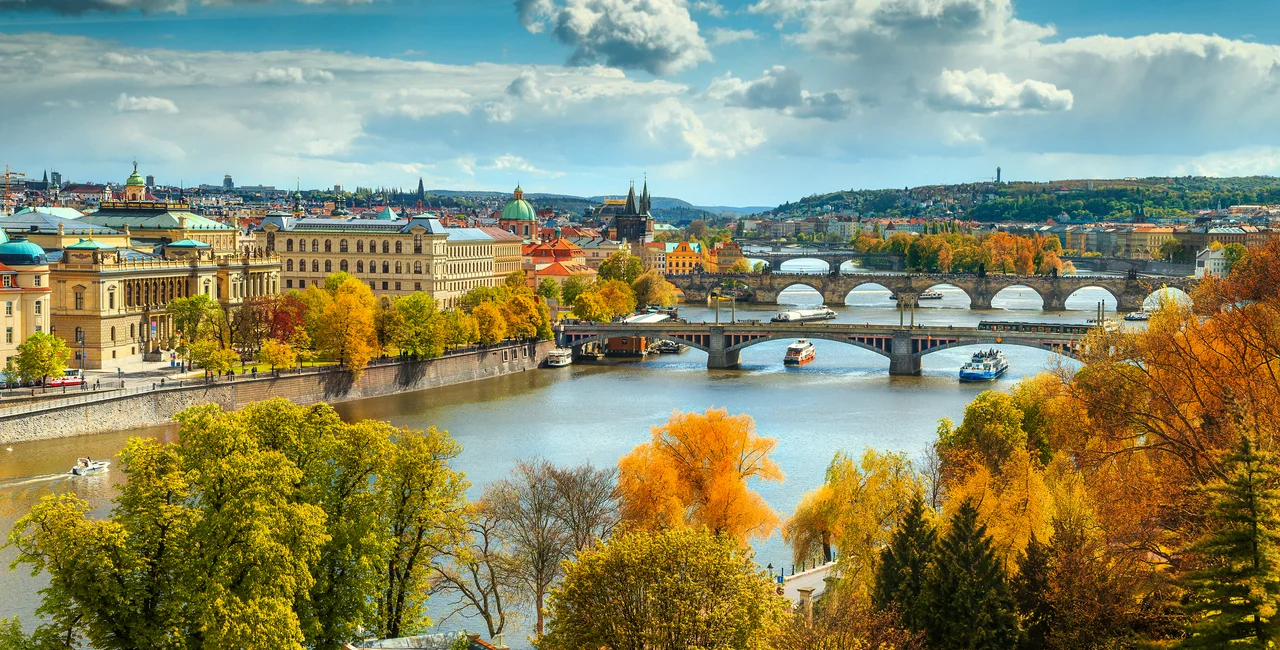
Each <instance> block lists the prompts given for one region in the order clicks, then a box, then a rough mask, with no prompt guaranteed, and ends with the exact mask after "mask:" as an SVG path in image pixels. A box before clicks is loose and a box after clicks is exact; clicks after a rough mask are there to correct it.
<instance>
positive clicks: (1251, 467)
mask: <svg viewBox="0 0 1280 650" xmlns="http://www.w3.org/2000/svg"><path fill="white" fill-rule="evenodd" d="M1223 473H1224V474H1225V475H1226V478H1225V479H1223V480H1221V481H1218V482H1215V483H1213V484H1211V485H1209V486H1208V487H1207V488H1206V491H1207V492H1208V493H1209V494H1210V495H1211V496H1212V497H1213V503H1212V506H1211V507H1210V509H1209V512H1208V513H1207V514H1208V529H1207V530H1206V531H1205V534H1204V535H1203V536H1202V537H1201V538H1200V539H1199V540H1197V541H1196V542H1195V544H1193V545H1192V546H1191V548H1190V551H1191V552H1192V553H1193V554H1195V555H1196V556H1198V557H1199V558H1200V559H1201V568H1200V569H1199V570H1196V571H1193V572H1192V573H1190V575H1188V576H1187V579H1186V580H1185V583H1186V587H1187V589H1188V591H1189V592H1190V594H1191V596H1192V597H1191V598H1190V599H1189V602H1188V606H1187V610H1188V613H1189V614H1190V616H1191V621H1190V626H1189V629H1188V636H1187V638H1186V639H1185V640H1184V642H1183V643H1182V646H1183V647H1188V648H1221V647H1226V646H1229V645H1236V644H1248V646H1250V647H1259V648H1265V647H1269V646H1270V645H1272V641H1273V640H1274V639H1276V637H1277V636H1280V618H1277V609H1278V608H1280V490H1278V489H1277V479H1278V478H1280V473H1278V472H1277V468H1276V461H1275V457H1274V456H1273V455H1272V454H1271V453H1269V452H1266V451H1262V450H1261V449H1259V448H1258V446H1257V445H1256V443H1254V442H1253V441H1252V440H1251V439H1250V437H1249V436H1247V435H1242V436H1240V442H1239V444H1238V445H1237V447H1236V449H1235V451H1234V453H1232V454H1231V455H1230V456H1228V457H1227V458H1225V459H1224V460H1223Z"/></svg>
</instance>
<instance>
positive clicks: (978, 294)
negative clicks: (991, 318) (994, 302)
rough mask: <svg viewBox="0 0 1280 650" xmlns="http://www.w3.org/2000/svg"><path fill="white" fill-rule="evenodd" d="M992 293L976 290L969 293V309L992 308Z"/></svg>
mask: <svg viewBox="0 0 1280 650" xmlns="http://www.w3.org/2000/svg"><path fill="white" fill-rule="evenodd" d="M991 295H992V294H990V293H987V292H985V291H974V292H972V293H970V294H969V309H991Z"/></svg>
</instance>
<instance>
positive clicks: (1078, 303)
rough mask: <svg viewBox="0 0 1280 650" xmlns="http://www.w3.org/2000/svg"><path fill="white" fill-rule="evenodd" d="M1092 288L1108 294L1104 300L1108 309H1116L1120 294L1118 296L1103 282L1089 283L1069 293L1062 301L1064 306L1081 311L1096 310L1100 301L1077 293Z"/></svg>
mask: <svg viewBox="0 0 1280 650" xmlns="http://www.w3.org/2000/svg"><path fill="white" fill-rule="evenodd" d="M1091 290H1092V291H1102V292H1105V293H1106V294H1107V295H1106V297H1104V298H1103V302H1105V303H1106V308H1107V311H1115V309H1116V306H1117V305H1119V304H1120V296H1117V295H1116V292H1115V291H1112V290H1111V289H1108V288H1107V287H1104V286H1102V285H1101V284H1087V285H1085V286H1083V287H1078V288H1076V289H1075V290H1073V291H1072V292H1071V293H1069V294H1067V295H1066V297H1065V298H1064V299H1063V301H1062V304H1063V307H1064V308H1066V309H1075V310H1079V311H1094V310H1095V309H1096V308H1097V302H1098V301H1097V300H1096V299H1089V298H1085V297H1084V296H1080V295H1077V294H1079V293H1080V292H1081V291H1091Z"/></svg>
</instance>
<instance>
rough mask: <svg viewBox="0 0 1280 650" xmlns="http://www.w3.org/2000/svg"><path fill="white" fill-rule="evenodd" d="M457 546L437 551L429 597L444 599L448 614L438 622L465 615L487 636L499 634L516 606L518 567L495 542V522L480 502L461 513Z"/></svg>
mask: <svg viewBox="0 0 1280 650" xmlns="http://www.w3.org/2000/svg"><path fill="white" fill-rule="evenodd" d="M467 526H468V530H467V537H466V538H464V541H463V543H462V544H449V545H446V546H444V547H440V548H437V549H436V551H437V554H438V555H439V556H440V561H438V562H436V563H435V564H434V565H433V569H434V570H435V578H434V587H433V589H432V592H433V594H440V595H442V596H444V597H446V598H450V599H451V600H450V602H449V603H448V606H449V607H450V608H451V609H450V611H449V612H448V613H447V614H445V615H444V616H443V617H442V618H441V620H440V622H441V623H443V622H444V621H446V620H448V619H449V618H451V617H452V616H454V615H455V614H459V613H463V612H469V613H474V615H476V616H479V617H480V619H481V620H483V621H484V623H485V627H486V628H487V630H488V632H489V637H490V638H492V637H495V636H497V635H499V634H502V632H503V630H505V629H506V627H507V623H509V622H510V620H511V619H512V618H514V617H513V616H512V610H513V609H514V608H516V607H518V606H519V605H520V604H522V602H523V600H522V598H521V581H520V574H521V571H520V564H519V562H518V560H517V558H516V557H515V556H514V555H513V554H512V552H511V551H509V550H507V548H506V545H504V544H503V542H502V539H501V534H502V531H501V523H500V522H499V520H498V518H497V516H496V515H495V513H494V511H493V508H492V507H491V506H490V505H489V504H488V503H487V502H486V501H484V500H481V501H480V502H479V503H476V504H474V505H473V506H472V508H471V509H470V510H469V511H468V514H467Z"/></svg>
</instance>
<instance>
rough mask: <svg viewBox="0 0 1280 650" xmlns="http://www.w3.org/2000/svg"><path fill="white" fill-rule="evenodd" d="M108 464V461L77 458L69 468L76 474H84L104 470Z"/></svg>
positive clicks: (109, 463)
mask: <svg viewBox="0 0 1280 650" xmlns="http://www.w3.org/2000/svg"><path fill="white" fill-rule="evenodd" d="M110 465H111V462H110V461H105V460H93V459H92V458H77V459H76V464H75V466H74V467H72V468H71V473H72V474H75V475H76V476H84V475H85V474H89V473H92V472H104V471H106V469H107V467H108V466H110Z"/></svg>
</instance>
